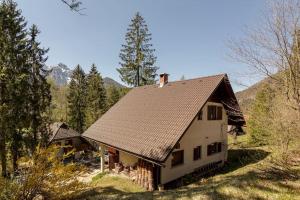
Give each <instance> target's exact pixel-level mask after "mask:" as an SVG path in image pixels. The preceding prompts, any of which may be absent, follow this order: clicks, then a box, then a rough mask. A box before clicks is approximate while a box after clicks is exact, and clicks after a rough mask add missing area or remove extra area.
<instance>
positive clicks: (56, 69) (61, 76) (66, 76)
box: [47, 63, 72, 85]
mask: <svg viewBox="0 0 300 200" xmlns="http://www.w3.org/2000/svg"><path fill="white" fill-rule="evenodd" d="M47 70H50V71H51V72H50V74H49V77H50V78H51V79H53V80H54V82H55V83H56V84H57V85H66V84H67V83H68V82H69V81H70V80H71V75H72V70H71V69H70V68H68V66H67V65H65V64H63V63H59V64H58V65H57V66H51V67H48V69H47Z"/></svg>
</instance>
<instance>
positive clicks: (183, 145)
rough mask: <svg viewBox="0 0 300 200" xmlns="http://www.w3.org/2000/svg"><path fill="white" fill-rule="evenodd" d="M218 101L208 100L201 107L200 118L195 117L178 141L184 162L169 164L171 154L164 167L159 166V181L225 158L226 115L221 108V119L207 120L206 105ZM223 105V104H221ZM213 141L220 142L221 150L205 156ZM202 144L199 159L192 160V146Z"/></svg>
mask: <svg viewBox="0 0 300 200" xmlns="http://www.w3.org/2000/svg"><path fill="white" fill-rule="evenodd" d="M208 105H217V106H222V104H220V103H212V102H208V103H207V104H206V105H205V106H204V107H203V109H202V111H203V115H202V120H198V119H197V117H196V119H195V120H194V121H193V122H192V124H191V126H190V127H189V129H188V130H187V132H186V133H185V135H184V136H183V138H182V139H181V141H180V149H175V150H174V151H177V150H184V163H183V164H181V165H178V166H175V167H172V166H171V160H172V155H170V156H169V157H168V159H167V161H166V162H165V167H162V168H161V183H162V184H165V183H167V182H170V181H172V180H174V179H177V178H179V177H181V176H184V175H186V174H189V173H191V172H193V171H194V170H195V169H196V168H199V167H201V166H203V165H205V164H208V163H212V162H217V161H220V160H222V161H225V160H226V159H227V121H228V120H227V115H226V112H225V110H224V108H223V111H222V113H223V116H222V120H207V106H208ZM222 107H223V106H222ZM214 142H222V143H223V144H222V152H220V153H216V154H213V155H210V156H207V145H209V144H211V143H214ZM197 146H202V154H201V159H200V160H196V161H194V160H193V153H194V148H195V147H197Z"/></svg>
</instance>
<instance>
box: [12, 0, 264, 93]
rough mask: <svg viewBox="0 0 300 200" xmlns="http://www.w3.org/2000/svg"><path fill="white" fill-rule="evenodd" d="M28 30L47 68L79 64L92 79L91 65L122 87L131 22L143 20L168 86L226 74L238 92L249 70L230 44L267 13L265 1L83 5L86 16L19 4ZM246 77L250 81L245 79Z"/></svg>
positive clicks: (32, 2)
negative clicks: (35, 31)
mask: <svg viewBox="0 0 300 200" xmlns="http://www.w3.org/2000/svg"><path fill="white" fill-rule="evenodd" d="M17 3H18V6H19V8H20V9H21V10H22V13H23V16H24V17H25V18H26V20H27V21H28V25H31V24H36V25H38V27H39V29H40V30H41V34H40V37H39V40H40V42H41V43H42V46H43V47H49V48H50V51H49V53H48V57H49V58H48V61H47V63H46V64H47V65H50V66H53V65H57V64H58V63H60V62H61V63H64V64H66V65H67V66H68V67H69V68H71V69H73V68H74V67H75V66H76V65H77V64H80V65H81V66H82V67H83V69H84V70H85V72H86V73H87V72H88V71H89V69H90V66H91V65H92V63H95V64H96V65H97V68H98V70H99V71H100V72H101V74H102V76H104V77H106V76H108V77H111V78H113V79H115V80H116V81H118V82H120V83H122V82H121V80H120V78H119V74H118V72H117V71H116V68H117V67H119V62H120V59H119V53H120V49H121V45H122V44H124V41H125V34H126V29H127V27H128V25H129V24H130V20H131V18H132V17H133V16H134V14H135V13H136V12H140V14H141V15H142V16H143V17H144V19H145V21H146V23H147V25H148V28H149V31H150V33H151V34H152V41H151V43H152V44H153V47H154V48H155V50H156V51H155V55H156V56H157V62H156V66H158V67H159V70H158V74H160V73H168V74H170V77H169V80H170V81H174V80H179V79H180V78H181V77H182V76H183V75H184V77H185V78H186V79H190V78H197V77H200V76H206V75H214V74H220V73H227V74H228V75H229V79H230V80H231V82H232V85H233V88H234V90H235V91H238V90H242V89H244V87H243V86H242V85H240V84H239V83H241V82H243V83H244V84H246V85H249V84H251V83H253V82H254V81H257V80H253V81H251V80H252V79H251V80H250V79H249V80H248V79H247V80H245V79H246V78H245V75H246V74H247V71H248V70H247V67H246V66H244V65H242V64H240V63H237V62H235V61H234V60H232V59H230V58H229V56H228V54H229V52H230V51H229V48H228V45H227V43H228V40H229V39H230V38H241V37H243V36H244V32H243V29H244V28H245V26H250V27H251V26H253V25H255V23H256V22H257V21H258V20H259V19H260V16H261V12H262V11H263V9H264V8H265V6H266V5H265V1H263V0H226V1H225V0H181V1H179V0H148V1H146V0H82V8H85V10H84V11H82V12H83V13H84V14H85V15H84V16H83V15H79V14H78V13H75V12H72V11H70V10H69V8H68V7H67V6H66V5H65V4H63V3H62V2H61V0H17ZM246 77H247V76H246Z"/></svg>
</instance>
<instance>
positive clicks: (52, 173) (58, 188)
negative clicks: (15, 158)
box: [0, 147, 87, 200]
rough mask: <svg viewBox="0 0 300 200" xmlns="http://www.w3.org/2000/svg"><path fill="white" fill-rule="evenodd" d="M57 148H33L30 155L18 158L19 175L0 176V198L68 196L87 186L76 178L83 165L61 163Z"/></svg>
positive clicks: (24, 198)
mask: <svg viewBox="0 0 300 200" xmlns="http://www.w3.org/2000/svg"><path fill="white" fill-rule="evenodd" d="M58 151H59V149H58V148H57V147H49V148H47V149H44V148H39V147H38V148H37V150H36V152H35V153H34V155H33V157H32V158H23V159H22V160H20V161H19V162H20V171H19V175H18V176H17V177H15V178H14V179H13V180H8V179H1V181H0V191H3V192H1V194H0V199H12V200H14V199H22V200H31V199H34V198H37V197H43V198H44V199H72V197H74V195H77V194H78V193H79V192H81V191H82V190H83V189H85V188H86V187H87V186H86V185H85V184H83V183H81V182H79V181H78V180H77V177H78V175H80V173H82V172H83V168H82V167H81V166H78V165H76V164H73V163H71V164H67V165H64V164H63V163H62V160H61V158H59V157H58V156H57V155H58Z"/></svg>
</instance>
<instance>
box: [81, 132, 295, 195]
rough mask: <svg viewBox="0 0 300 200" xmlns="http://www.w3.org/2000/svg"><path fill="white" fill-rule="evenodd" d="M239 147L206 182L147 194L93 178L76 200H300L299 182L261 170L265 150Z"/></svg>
mask: <svg viewBox="0 0 300 200" xmlns="http://www.w3.org/2000/svg"><path fill="white" fill-rule="evenodd" d="M243 137H246V136H242V137H240V138H239V140H241V141H244V140H245V138H243ZM230 141H231V140H230ZM241 144H243V142H242V143H239V144H237V145H231V149H230V150H229V157H228V161H229V164H227V165H225V167H224V168H223V169H222V170H219V171H218V172H216V173H215V174H213V175H212V176H210V177H207V178H203V177H202V178H201V177H199V176H197V174H193V175H189V176H186V177H185V178H184V181H183V186H181V187H178V188H174V189H169V190H166V191H164V192H159V191H154V192H148V191H145V190H144V189H143V188H141V187H140V186H138V185H136V184H134V183H133V182H131V181H130V180H128V179H126V178H120V177H115V176H111V175H108V174H106V175H104V176H103V175H101V176H100V175H99V176H98V175H97V176H96V177H97V178H95V179H94V180H93V182H92V187H91V188H90V190H88V191H86V192H85V193H83V194H82V195H81V196H80V197H78V199H90V200H96V199H118V200H119V199H125V200H131V199H133V200H134V199H146V200H147V199H159V200H165V199H182V200H189V199H207V200H209V199H239V200H246V199H257V200H268V199H272V200H273V199H274V200H300V180H297V179H296V180H287V179H283V178H282V177H280V176H279V177H278V176H274V175H273V174H272V173H269V172H268V171H267V170H264V169H267V168H268V166H267V162H265V161H266V159H268V157H269V155H270V152H268V150H267V149H266V148H241V146H243V145H241ZM298 170H299V171H300V168H299V167H298Z"/></svg>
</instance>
